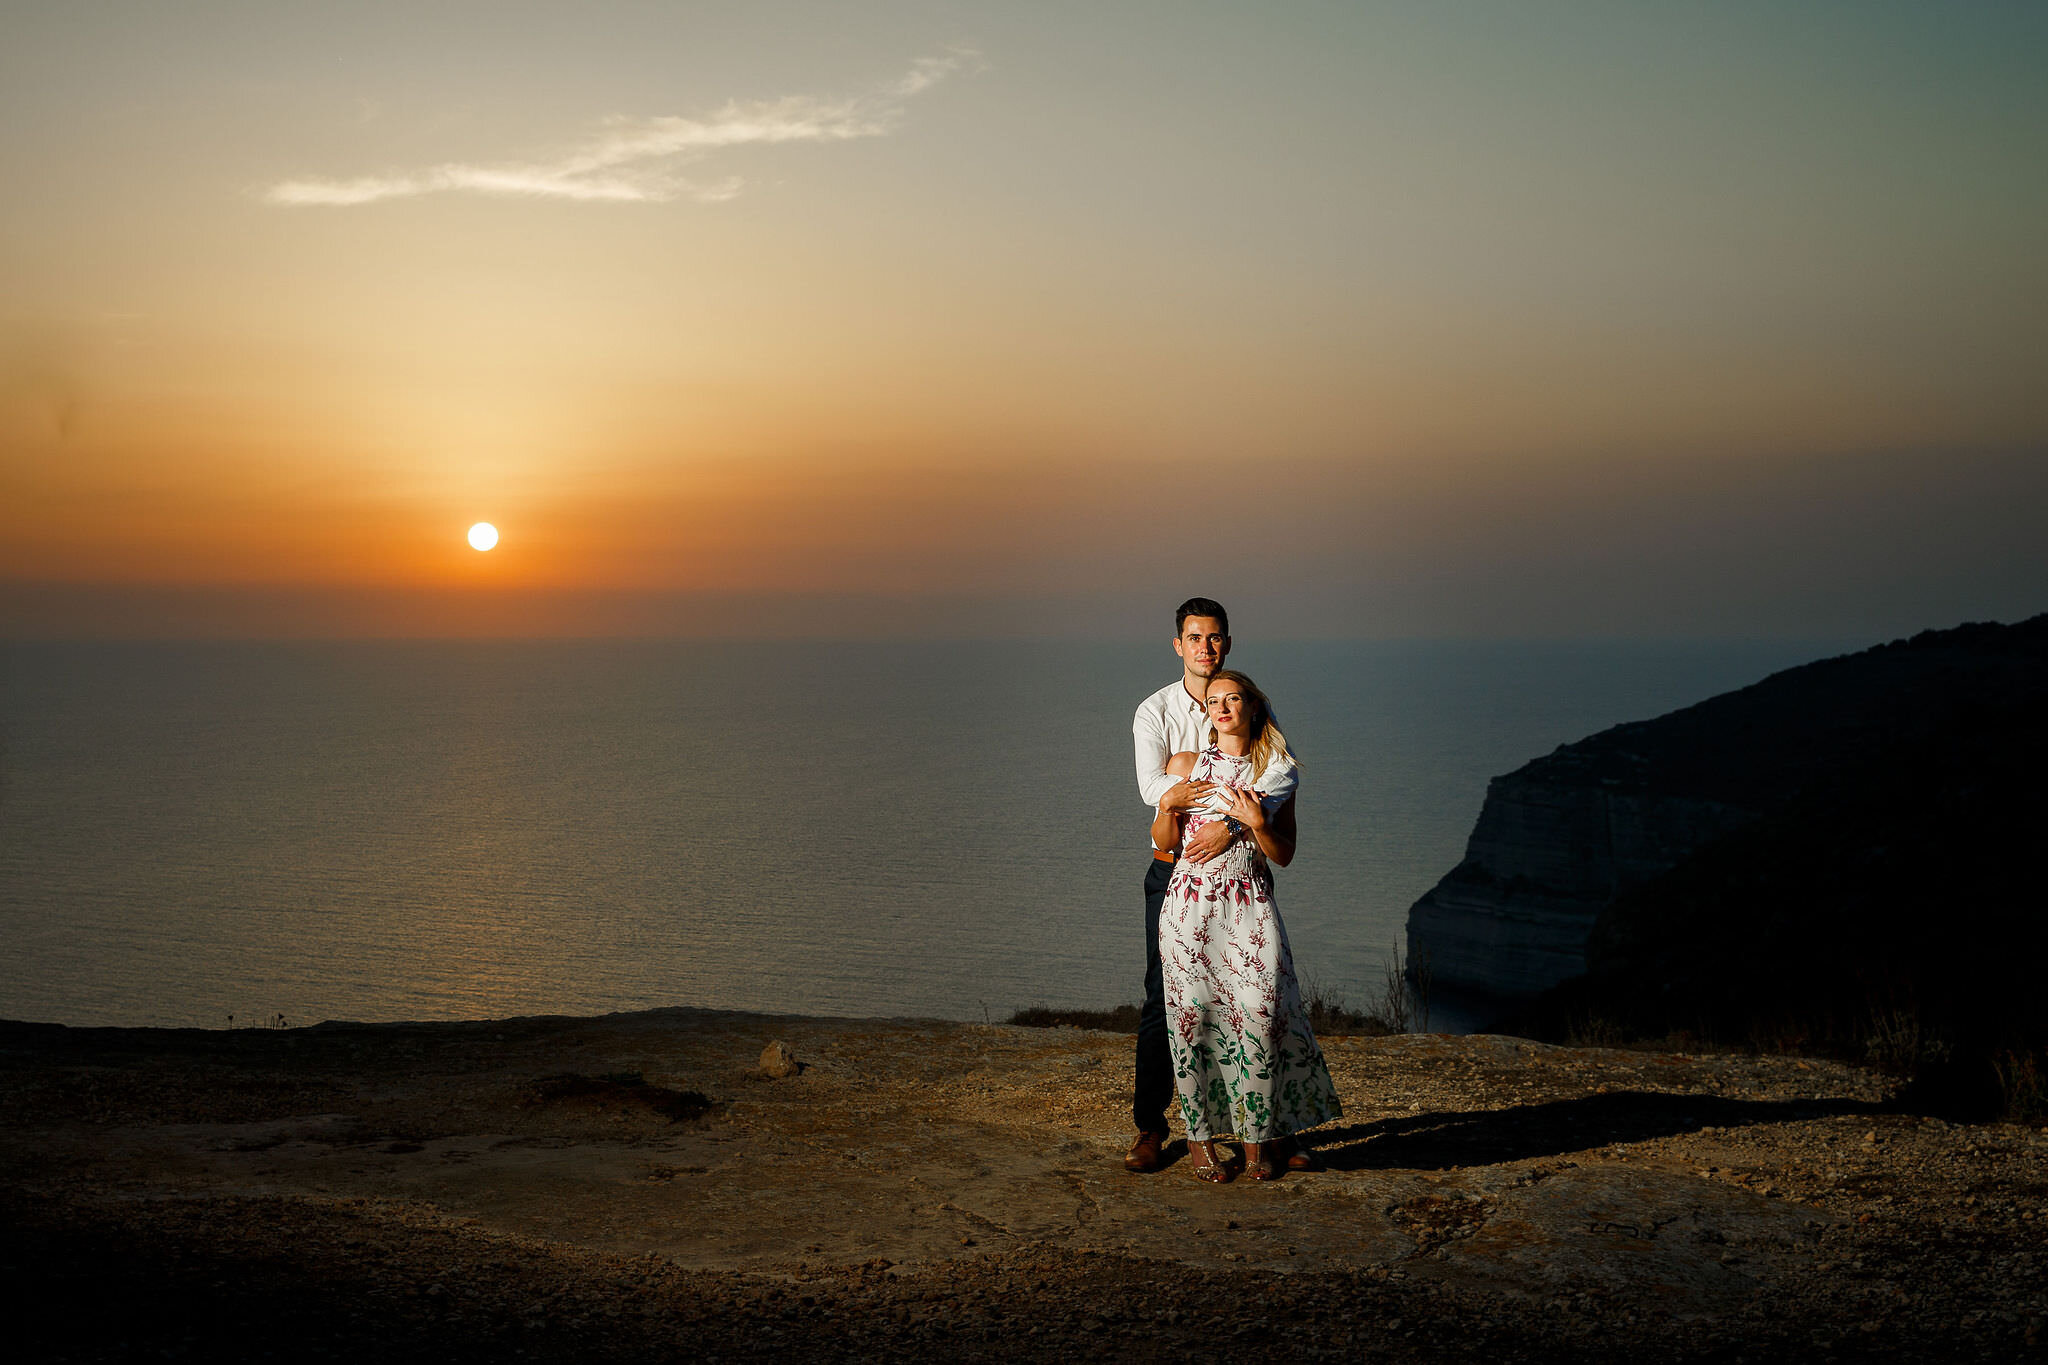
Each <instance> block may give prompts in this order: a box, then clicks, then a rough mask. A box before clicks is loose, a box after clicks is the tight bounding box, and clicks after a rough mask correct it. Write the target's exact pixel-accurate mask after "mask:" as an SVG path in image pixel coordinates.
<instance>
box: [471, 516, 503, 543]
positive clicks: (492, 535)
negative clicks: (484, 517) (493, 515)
mask: <svg viewBox="0 0 2048 1365" xmlns="http://www.w3.org/2000/svg"><path fill="white" fill-rule="evenodd" d="M497 543H498V528H497V527H495V526H493V525H491V524H490V523H489V522H488V521H480V522H478V523H477V524H476V525H474V526H472V527H470V528H469V548H470V549H472V550H488V549H490V548H491V547H492V546H494V545H496V544H497Z"/></svg>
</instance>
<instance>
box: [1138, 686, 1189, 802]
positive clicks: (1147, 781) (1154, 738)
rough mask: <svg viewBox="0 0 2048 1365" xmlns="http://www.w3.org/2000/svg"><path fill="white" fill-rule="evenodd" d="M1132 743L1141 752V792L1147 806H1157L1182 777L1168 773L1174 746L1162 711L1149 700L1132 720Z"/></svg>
mask: <svg viewBox="0 0 2048 1365" xmlns="http://www.w3.org/2000/svg"><path fill="white" fill-rule="evenodd" d="M1131 742H1132V744H1133V745H1134V746H1135V747H1136V749H1137V755H1138V795H1139V796H1141V797H1143V798H1144V800H1145V804H1146V805H1148V806H1157V805H1158V804H1159V798H1160V797H1162V796H1164V795H1166V794H1167V793H1168V792H1169V791H1171V790H1173V785H1174V783H1176V782H1178V781H1179V780H1180V779H1179V778H1176V777H1168V776H1167V775H1166V760H1167V759H1169V758H1172V757H1173V749H1172V746H1170V745H1169V744H1168V743H1167V740H1166V731H1165V728H1164V727H1163V726H1162V725H1161V724H1160V716H1159V712H1158V710H1157V708H1155V707H1154V706H1152V705H1151V704H1150V702H1149V700H1148V701H1147V703H1146V704H1145V705H1142V706H1140V707H1139V708H1138V714H1137V715H1136V716H1135V717H1134V718H1133V719H1132V720H1131Z"/></svg>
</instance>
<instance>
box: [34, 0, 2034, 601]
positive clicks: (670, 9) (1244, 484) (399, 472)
mask: <svg viewBox="0 0 2048 1365" xmlns="http://www.w3.org/2000/svg"><path fill="white" fill-rule="evenodd" d="M2043 70H2048V6H2044V5H2041V4H2038V3H1967V2H1964V0H1953V2H1951V3H1938V4H1937V3H1928V4H1887V3H1877V2H1875V0H1866V2H1864V3H1855V4H1848V3H1842V4H1828V3H1801V4H1792V3H1784V4H1755V3H1727V4H1677V3H1671V4H1664V3H1649V2H1647V0H1634V2H1633V3H1579V4H1563V3H1530V2H1529V0H1510V2H1508V3H1500V4H1450V3H1442V0H1435V2H1433V3H1413V4H1408V3H1401V4H1378V3H1367V2H1365V0H1360V2H1359V3H1332V4H1273V5H1263V6H1248V5H1235V4H1232V5H1224V4H1193V3H1157V4H1136V3H1086V4H1061V3H1033V4H1021V3H1019V4H1001V5H998V4H972V3H949V2H946V0H922V2H920V3H913V2H910V0H904V2H902V3H872V4H862V5H845V4H836V3H833V4H814V5H803V4H748V5H740V4H730V5H706V4H690V3H673V4H663V3H634V4H625V3H616V4H614V3H595V4H582V5H576V6H570V5H553V4H549V5H541V4H513V3H493V4H436V3H420V2H419V0H412V2H411V3H406V4H389V5H387V4H380V3H352V4H349V5H339V4H336V5H328V6H314V5H299V4H282V5H280V4H276V3H262V4H165V3H154V2H152V3H139V2H137V3H78V4H45V5H20V6H12V7H10V8H9V10H8V12H7V15H6V17H5V18H4V19H0V114H4V118H0V177H4V182H0V183H4V184H5V186H6V193H5V197H4V201H0V366H4V368H0V635H15V636H52V635H88V636H90V635H107V636H122V635H255V636H266V635H456V636H460V635H505V634H513V635H516V634H529V633H530V634H637V633H659V634H673V633H680V634H689V633H705V634H714V635H729V634H772V635H789V634H806V633H816V634H826V635H845V634H865V633H881V634H967V635H1004V634H1009V633H1018V632H1021V633H1028V634H1047V633H1050V634H1062V633H1064V634H1076V635H1103V634H1121V633H1124V632H1127V631H1131V630H1165V629H1167V628H1169V626H1164V625H1161V623H1160V618H1161V617H1162V616H1163V614H1164V613H1165V612H1166V611H1167V610H1169V609H1170V607H1171V605H1172V603H1173V602H1175V601H1177V600H1179V599H1180V598H1181V597H1184V596H1186V595H1188V594H1190V593H1195V592H1202V593H1208V594H1210V595H1214V596H1218V597H1224V598H1225V599H1226V600H1228V601H1230V602H1231V603H1232V605H1233V606H1234V607H1235V608H1237V610H1238V613H1239V618H1240V624H1239V633H1240V635H1241V636H1242V635H1244V634H1245V633H1246V632H1248V631H1255V632H1256V633H1258V634H1264V635H1294V636H1317V635H1328V636H1409V635H1447V636H1459V635H1517V636H1524V635H1527V636H1543V635H1632V634H1633V635H1689V634H1711V635H1766V634H1805V635H1828V636H1855V635H1870V636H1872V637H1873V638H1875V637H1881V636H1883V635H1887V634H1895V633H1899V632H1903V631H1909V630H1913V629H1917V628H1919V627H1921V626H1933V625H1947V624H1953V623H1954V622H1956V621H1959V620H1965V619H1986V618H1998V619H2012V618H2015V617H2018V616H2023V615H2029V614H2032V613H2034V612H2037V611H2040V610H2043V609H2048V249H2044V243H2048V81H2044V80H2043V79H2042V74H2041V73H2042V72H2043ZM479 520H488V521H491V522H493V523H495V524H496V525H497V526H498V527H499V529H500V531H501V532H502V534H503V539H502V541H501V543H500V544H499V546H498V547H497V548H496V549H494V550H492V551H490V552H489V553H487V554H486V553H478V552H476V551H474V550H471V549H470V548H469V546H468V545H467V543H466V542H465V540H464V532H465V531H466V529H467V528H468V526H469V525H470V524H471V523H472V522H475V521H479Z"/></svg>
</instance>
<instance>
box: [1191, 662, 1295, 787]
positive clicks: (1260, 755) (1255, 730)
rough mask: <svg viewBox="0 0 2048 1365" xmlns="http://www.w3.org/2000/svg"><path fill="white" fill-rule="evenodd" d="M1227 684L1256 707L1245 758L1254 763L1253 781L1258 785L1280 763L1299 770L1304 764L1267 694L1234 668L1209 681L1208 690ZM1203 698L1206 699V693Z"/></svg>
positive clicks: (1211, 732) (1213, 732)
mask: <svg viewBox="0 0 2048 1365" xmlns="http://www.w3.org/2000/svg"><path fill="white" fill-rule="evenodd" d="M1226 681H1227V682H1233V683H1236V684H1237V690H1238V691H1240V692H1242V693H1243V694H1244V698H1245V700H1246V701H1248V702H1250V703H1251V704H1252V707H1253V716H1252V740H1251V743H1250V744H1249V745H1247V746H1246V748H1245V757H1247V758H1249V759H1251V761H1252V781H1254V782H1256V781H1258V780H1259V779H1260V778H1262V777H1264V776H1265V775H1266V769H1268V768H1270V767H1272V766H1273V765H1274V764H1275V763H1277V762H1279V761H1280V760H1281V759H1286V760H1287V761H1288V762H1289V763H1292V764H1293V765H1294V766H1295V767H1297V768H1299V767H1300V766H1301V760H1300V759H1298V758H1296V757H1295V756H1294V754H1293V753H1292V751H1290V750H1289V749H1288V747H1287V736H1285V735H1283V734H1281V733H1280V727H1279V726H1277V725H1275V724H1274V723H1273V703H1272V702H1270V701H1268V700H1267V699H1266V694H1265V693H1264V692H1261V691H1260V690H1259V685H1258V684H1257V683H1255V682H1253V681H1252V680H1251V679H1250V678H1249V677H1247V676H1246V675H1245V674H1243V673H1240V672H1238V671H1237V670H1236V669H1234V668H1223V669H1218V670H1217V671H1216V674H1215V676H1214V677H1212V678H1210V679H1209V686H1211V687H1214V686H1215V685H1216V684H1217V683H1219V682H1226ZM1203 695H1204V696H1205V697H1206V696H1207V694H1206V693H1204V694H1203ZM1205 709H1206V707H1205ZM1209 742H1210V743H1211V744H1214V743H1215V742H1216V727H1215V726H1214V725H1211V726H1210V727H1209Z"/></svg>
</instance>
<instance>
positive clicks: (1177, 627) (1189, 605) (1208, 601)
mask: <svg viewBox="0 0 2048 1365" xmlns="http://www.w3.org/2000/svg"><path fill="white" fill-rule="evenodd" d="M1190 616H1213V617H1215V618H1216V621H1217V624H1219V625H1221V626H1222V627H1223V633H1224V634H1225V635H1228V634H1230V613H1229V612H1227V611H1225V610H1223V604H1222V603H1221V602H1218V601H1216V600H1214V599H1213V598H1208V597H1190V598H1189V599H1188V600H1187V601H1185V602H1183V603H1181V604H1180V609H1179V610H1178V611H1176V612H1174V614H1173V633H1174V634H1175V635H1179V634H1180V632H1181V627H1183V626H1185V625H1186V624H1187V623H1188V618H1189V617H1190Z"/></svg>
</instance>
